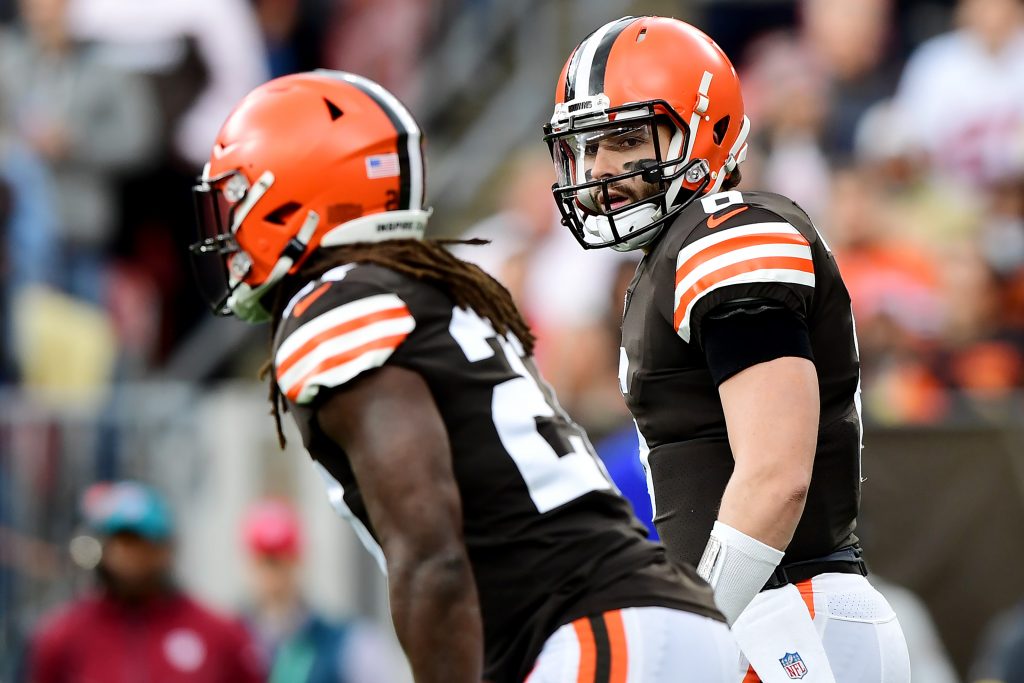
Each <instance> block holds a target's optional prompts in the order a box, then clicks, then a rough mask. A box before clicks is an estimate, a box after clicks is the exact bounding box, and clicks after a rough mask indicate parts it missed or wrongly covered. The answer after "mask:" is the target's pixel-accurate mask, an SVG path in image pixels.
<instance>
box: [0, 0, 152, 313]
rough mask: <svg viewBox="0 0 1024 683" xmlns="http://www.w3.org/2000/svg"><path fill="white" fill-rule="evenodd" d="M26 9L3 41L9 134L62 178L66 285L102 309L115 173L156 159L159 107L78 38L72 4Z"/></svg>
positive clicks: (0, 52)
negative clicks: (72, 30)
mask: <svg viewBox="0 0 1024 683" xmlns="http://www.w3.org/2000/svg"><path fill="white" fill-rule="evenodd" d="M20 7H21V12H22V15H21V19H22V21H21V25H20V27H19V28H17V29H10V30H7V31H5V32H4V34H3V36H2V37H0V127H5V128H7V129H9V130H11V131H12V132H14V133H15V134H16V135H17V136H18V137H20V139H21V140H23V141H24V142H25V144H26V145H28V146H29V147H30V148H31V149H32V150H33V151H34V152H35V153H36V154H38V155H39V156H40V157H41V158H42V159H43V160H44V161H45V162H46V163H47V165H48V166H49V167H50V170H51V171H52V174H53V178H54V183H55V195H54V197H55V200H56V202H55V203H56V209H57V211H58V224H57V226H58V244H57V246H58V249H57V254H58V257H59V259H60V263H59V268H57V269H56V273H57V274H59V276H60V284H61V285H62V287H63V288H64V289H65V290H66V291H68V292H69V293H70V294H73V295H75V296H78V297H81V298H83V299H86V300H88V301H90V302H93V303H101V302H102V301H103V299H104V295H105V291H104V287H105V281H104V279H105V276H106V274H107V269H108V268H109V260H110V257H111V254H110V253H109V249H110V246H111V242H112V239H113V236H114V235H115V234H116V232H117V229H118V226H119V215H118V211H119V208H118V200H117V196H116V187H115V174H116V173H118V172H122V171H125V170H127V169H130V168H133V167H136V166H138V165H139V164H141V163H143V162H144V161H146V160H147V159H148V158H149V155H150V153H151V152H152V151H153V149H154V142H155V140H156V126H157V121H156V115H157V110H156V105H155V102H154V101H153V99H152V96H151V93H150V91H149V90H148V88H147V87H146V85H145V84H144V83H143V82H141V81H139V80H138V79H136V78H134V77H133V76H130V75H127V74H124V73H122V72H120V71H117V70H115V69H112V68H110V67H108V66H106V65H104V64H102V63H100V62H99V61H98V60H97V59H96V55H95V53H94V52H93V51H91V50H90V49H88V48H86V47H83V46H82V45H80V44H79V43H78V42H77V41H76V40H75V39H74V37H72V36H71V35H70V34H69V33H68V30H67V0H22V1H21V3H20Z"/></svg>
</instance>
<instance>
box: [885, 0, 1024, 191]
mask: <svg viewBox="0 0 1024 683" xmlns="http://www.w3.org/2000/svg"><path fill="white" fill-rule="evenodd" d="M956 21H957V24H958V28H957V29H956V30H954V31H952V32H949V33H946V34H943V35H940V36H937V37H935V38H932V39H931V40H928V41H927V42H925V43H924V44H922V45H921V46H920V47H919V48H917V50H916V51H915V52H914V53H913V54H912V55H911V56H910V59H909V60H908V61H907V64H906V67H905V69H904V71H903V75H902V77H901V80H900V84H899V88H898V90H897V93H896V104H897V106H898V107H899V108H900V110H901V111H902V115H903V116H904V118H905V119H906V120H907V121H910V122H912V125H911V126H910V127H908V129H907V134H908V136H909V140H910V142H912V144H914V145H915V146H916V147H917V148H918V149H920V150H922V151H923V152H924V154H925V155H926V158H927V162H928V164H929V166H930V168H931V169H932V170H933V171H934V172H936V173H937V174H939V175H941V176H945V177H948V178H950V179H952V180H953V181H954V182H960V183H967V184H969V185H973V186H975V187H977V186H981V185H984V184H986V183H989V182H991V181H992V180H993V179H995V178H998V177H1000V176H1004V175H1006V172H1007V171H1008V170H1010V169H1012V168H1014V167H1017V166H1019V164H1020V162H1021V159H1024V2H1022V0H959V2H958V3H957V6H956ZM951 111H955V115H952V114H951Z"/></svg>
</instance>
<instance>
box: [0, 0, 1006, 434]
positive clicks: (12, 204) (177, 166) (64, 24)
mask: <svg viewBox="0 0 1024 683" xmlns="http://www.w3.org/2000/svg"><path fill="white" fill-rule="evenodd" d="M491 4H492V3H490V2H488V1H487V0H448V1H442V0H432V1H430V2H419V1H416V0H387V1H386V2H383V1H380V0H376V1H374V2H367V1H364V0H344V1H342V0H251V1H250V0H212V1H211V0H154V2H150V3H147V4H146V5H145V8H144V9H143V6H140V5H137V3H131V2H128V1H127V0H7V1H6V5H7V6H6V8H5V11H4V12H3V15H6V18H7V23H6V24H5V25H3V26H2V27H0V30H2V31H3V33H2V35H3V40H0V228H2V237H3V239H2V240H0V246H2V249H0V273H2V278H0V310H2V311H3V312H4V315H3V316H2V320H3V321H4V328H5V329H4V330H3V334H2V335H0V378H2V379H3V380H4V381H6V382H17V381H19V380H20V381H22V382H25V383H28V384H31V385H41V386H52V385H62V386H68V385H70V386H75V385H77V384H82V385H86V386H88V385H95V384H96V383H103V382H105V381H109V380H111V379H136V378H139V377H145V376H147V374H151V373H152V372H153V371H154V370H159V369H160V368H161V367H162V365H163V364H165V363H166V362H167V361H168V359H169V358H170V357H172V356H173V354H174V353H175V351H176V350H177V349H178V348H179V347H180V346H181V345H182V343H183V341H184V340H186V339H187V337H188V335H189V334H190V332H191V331H192V330H193V329H194V328H195V326H196V325H197V322H198V321H200V320H201V319H202V318H201V314H202V310H201V305H200V304H199V303H198V298H197V297H195V296H193V295H192V289H191V283H190V281H189V278H190V267H189V265H188V263H187V258H186V250H185V245H186V244H187V243H188V242H189V241H190V239H191V234H192V233H191V231H192V213H191V212H192V209H191V199H190V196H189V187H190V184H191V183H192V181H193V179H194V177H195V175H196V173H197V172H198V171H199V170H200V168H201V165H202V163H203V161H204V159H205V156H206V153H207V150H208V147H209V144H210V141H211V140H212V139H213V136H214V135H215V132H216V130H217V128H218V127H219V125H220V122H221V121H222V119H223V117H224V116H225V114H226V113H227V111H229V110H230V107H231V105H232V103H233V102H235V101H236V100H237V99H238V98H239V97H240V96H241V95H242V94H243V93H245V92H247V91H248V90H249V89H250V88H251V87H252V86H254V85H255V84H257V83H259V82H261V81H263V80H265V79H267V78H269V77H273V76H277V75H282V74H284V73H288V72H293V71H299V70H306V69H311V68H316V67H333V68H343V69H348V70H352V71H357V72H360V73H364V74H367V75H369V76H371V77H373V78H376V79H377V80H379V81H381V82H382V83H384V84H385V85H387V86H388V87H389V88H391V89H392V90H394V91H396V92H397V93H398V94H399V95H400V96H402V97H403V98H404V99H406V100H407V101H408V102H409V103H410V104H411V106H412V108H413V110H414V111H416V110H417V109H418V108H419V107H418V105H422V106H424V107H426V104H425V103H426V102H427V100H428V99H429V94H430V93H429V89H425V88H424V84H423V78H422V76H423V74H424V71H423V69H421V68H418V67H419V65H420V63H419V60H421V59H422V58H423V56H424V54H425V53H426V52H427V51H428V49H429V48H430V46H431V45H432V44H433V43H435V42H436V41H437V40H439V39H443V37H444V35H445V34H444V30H445V28H446V27H447V26H448V24H449V23H450V22H449V21H448V19H449V18H450V17H452V16H455V15H457V14H458V13H459V12H466V11H467V10H468V9H472V10H474V11H476V12H478V13H479V15H480V16H483V17H486V16H488V15H487V12H488V8H489V6H490V5H491ZM764 6H765V4H764V3H743V2H728V3H709V4H707V5H706V6H705V8H704V9H703V10H702V12H703V13H704V14H705V15H706V16H705V17H704V22H703V25H704V26H705V27H706V28H707V29H708V30H709V31H710V32H711V33H712V34H713V35H715V34H716V28H721V27H728V30H721V31H717V33H721V34H722V35H721V36H718V35H715V37H716V38H719V39H720V41H721V42H723V44H724V45H725V47H726V48H727V49H728V50H729V51H730V52H731V53H732V54H733V56H734V61H735V62H736V63H737V64H738V66H739V68H740V71H741V73H742V77H743V82H744V86H745V98H746V102H747V108H748V112H749V116H750V118H751V120H752V122H753V132H754V136H755V137H754V143H755V149H754V150H753V151H752V153H751V154H750V155H749V160H748V162H747V164H746V166H745V168H744V177H745V180H744V184H743V186H742V187H750V188H758V189H769V190H776V191H779V192H781V193H783V194H786V195H788V196H791V197H793V198H794V199H796V200H797V201H798V202H799V203H800V204H801V205H802V206H803V207H804V208H805V209H806V210H807V211H808V213H809V214H810V215H811V217H812V219H813V220H814V221H815V222H816V224H817V225H818V227H819V229H820V230H821V232H822V233H823V235H824V236H825V237H826V239H827V240H828V241H829V243H830V245H831V247H832V249H833V250H834V253H835V254H836V258H837V259H838V261H839V263H840V267H841V268H842V271H843V273H844V277H845V279H846V281H847V283H848V285H849V287H850V289H851V295H852V298H853V306H854V309H855V313H856V315H857V322H858V325H859V332H860V339H861V344H862V348H861V350H862V356H863V359H864V378H863V384H864V406H865V411H866V413H867V414H868V416H869V417H870V418H872V419H874V420H876V421H879V422H883V423H890V424H906V423H933V422H937V421H940V420H944V419H950V418H952V417H956V416H960V415H964V414H968V415H970V414H980V415H982V416H987V415H988V414H989V413H992V412H995V413H996V414H997V415H998V411H999V406H1000V405H1002V403H1003V402H1004V399H1006V398H1007V397H1009V396H1011V395H1013V393H1014V392H1015V391H1018V390H1019V389H1020V388H1021V387H1022V385H1024V351H1022V349H1024V266H1022V264H1024V227H1022V226H1024V218H1022V215H1024V92H1022V91H1024V28H1022V26H1024V19H1022V13H1024V10H1022V9H1021V3H1020V2H1018V1H1017V0H959V1H955V0H947V1H946V2H945V3H935V2H927V3H926V2H919V3H894V2H892V0H864V1H863V2H857V3H848V2H842V1H840V0H801V1H800V2H795V3H778V4H777V5H771V4H769V5H768V6H769V7H771V8H773V9H772V10H771V11H770V12H769V11H766V10H765V9H764ZM915 8H916V9H917V10H920V11H919V12H918V13H917V14H915V13H914V10H915ZM936 9H938V11H939V14H938V16H939V17H940V18H939V19H936V18H935V12H936ZM925 10H929V11H931V14H930V15H928V16H930V17H931V20H930V21H928V22H926V21H923V20H921V17H923V16H925V15H924V14H923V12H925ZM766 18H767V19H769V21H767V22H766V21H765V19H766ZM698 19H699V17H698ZM698 23H700V21H698ZM910 24H913V26H911V25H910ZM922 26H924V27H925V28H924V29H922V28H921V27H922ZM766 27H767V28H766ZM929 27H930V28H931V30H930V31H929V30H927V29H928V28H929ZM537 97H538V98H546V97H547V93H538V94H537ZM430 109H431V111H443V109H439V108H438V106H437V105H436V104H434V103H432V104H431V105H430ZM540 123H541V122H539V121H538V127H537V128H538V130H539V125H540ZM426 124H427V127H428V135H429V133H430V127H431V121H429V120H428V121H427V122H426ZM537 137H538V139H537V140H535V141H534V146H533V148H532V149H533V152H532V154H531V153H530V152H525V153H524V154H523V155H521V156H520V157H519V158H516V159H511V160H509V161H508V163H506V164H505V165H504V167H503V172H502V177H501V178H499V179H497V180H496V182H493V183H490V184H489V187H491V188H494V189H493V190H492V191H491V193H490V196H488V197H484V198H483V200H482V201H478V202H476V203H475V205H474V208H471V207H463V209H464V210H463V211H462V213H461V214H459V215H458V217H457V219H456V221H455V222H456V223H457V224H461V225H462V226H465V225H466V224H467V223H468V221H466V220H465V218H466V217H467V216H470V215H472V212H473V211H474V210H475V211H479V207H480V206H486V205H488V204H489V205H490V206H494V207H496V210H497V213H496V214H495V215H494V216H492V217H491V218H489V219H486V220H484V221H482V222H481V223H479V224H478V225H475V226H473V227H472V228H470V230H469V233H470V234H474V235H476V234H479V235H482V236H487V237H489V238H491V239H492V240H493V241H494V245H493V248H491V249H487V248H484V249H480V248H477V249H474V250H466V251H465V252H463V253H462V255H464V256H466V257H468V258H471V259H476V260H479V261H481V262H483V263H484V264H485V265H487V266H488V267H489V268H490V269H492V270H493V271H494V272H496V273H498V274H499V275H500V276H501V277H502V279H503V280H504V281H505V282H506V283H507V284H508V286H509V287H510V288H511V289H512V290H513V291H514V293H515V294H516V295H517V299H518V300H519V302H520V303H521V304H522V306H523V307H524V309H525V310H526V313H527V315H528V316H529V318H530V320H531V322H532V323H533V324H534V326H535V327H536V328H537V330H538V334H539V336H540V337H541V342H542V344H541V351H540V357H541V362H542V366H543V369H544V370H545V371H546V374H547V376H548V377H549V378H550V379H551V381H552V383H553V384H554V385H555V387H556V389H558V390H559V394H560V396H562V397H563V401H564V402H565V403H566V404H567V406H566V407H568V408H569V409H570V410H571V411H572V412H574V413H575V414H576V415H577V416H578V417H579V419H580V420H581V421H582V422H584V423H585V424H586V425H587V426H590V427H592V428H594V429H596V430H597V431H598V432H599V433H603V432H605V431H610V430H612V429H613V428H614V426H615V425H616V424H617V423H618V422H619V421H621V420H622V419H623V417H624V413H623V409H622V407H621V401H619V400H618V398H617V396H616V395H615V388H614V387H615V385H614V382H612V379H611V378H614V375H615V372H616V365H617V358H616V357H614V356H610V355H609V353H608V351H607V349H608V348H609V347H614V346H615V343H614V338H615V334H616V332H615V327H616V325H617V315H618V312H619V311H618V309H619V308H620V306H619V303H618V301H619V297H620V294H619V292H620V291H621V289H622V287H623V286H624V283H625V282H628V272H629V270H630V269H631V267H632V263H633V261H632V260H631V258H630V257H628V256H625V257H622V256H618V255H609V254H594V253H589V254H584V253H582V252H580V251H579V250H577V249H576V247H575V245H574V244H573V243H572V240H571V239H570V237H569V235H568V233H567V232H566V231H565V230H564V229H561V228H560V227H559V226H557V225H556V216H555V210H554V206H553V202H552V201H551V200H550V198H549V195H548V192H547V189H546V188H547V185H548V183H550V178H551V170H550V168H549V167H548V165H547V163H546V162H545V161H544V159H543V157H544V154H545V152H544V150H543V145H542V143H541V142H540V141H539V134H538V136H537ZM524 149H527V150H529V149H531V148H530V147H529V146H528V145H524ZM742 187H741V189H742ZM438 200H439V201H443V199H442V198H438ZM458 209H459V207H456V213H458ZM449 213H450V212H449ZM477 215H479V213H477ZM459 218H461V219H462V222H461V223H459ZM444 229H445V230H448V231H450V230H451V228H450V227H449V228H444ZM572 285H577V286H572ZM67 320H73V321H75V327H74V332H73V333H72V332H71V331H70V329H71V326H70V325H68V324H66V323H65V321H67Z"/></svg>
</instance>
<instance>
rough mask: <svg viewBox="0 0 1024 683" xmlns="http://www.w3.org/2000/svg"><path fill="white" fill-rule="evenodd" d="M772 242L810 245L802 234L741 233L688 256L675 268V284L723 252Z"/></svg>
mask: <svg viewBox="0 0 1024 683" xmlns="http://www.w3.org/2000/svg"><path fill="white" fill-rule="evenodd" d="M773 244H796V245H800V246H804V247H807V246H810V244H809V243H808V242H807V240H806V239H804V236H803V235H791V234H771V235H741V236H739V237H733V238H731V239H727V240H724V241H722V242H719V243H718V244H712V245H711V246H709V247H707V248H706V249H704V250H702V251H698V252H697V253H696V254H694V255H693V256H691V257H690V258H688V259H687V260H686V261H685V262H683V263H681V264H679V268H678V269H677V270H676V286H677V287H678V286H679V283H680V282H682V281H683V278H685V277H686V276H687V275H689V274H690V273H692V272H693V271H694V270H695V269H696V268H697V266H699V265H701V264H703V263H705V262H707V261H709V260H711V259H713V258H715V257H716V256H721V255H723V254H728V253H729V252H730V251H735V250H737V249H744V248H746V247H761V246H770V245H773Z"/></svg>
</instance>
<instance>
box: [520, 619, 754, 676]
mask: <svg viewBox="0 0 1024 683" xmlns="http://www.w3.org/2000/svg"><path fill="white" fill-rule="evenodd" d="M739 658H740V655H739V650H738V649H737V647H736V643H735V642H734V641H733V639H732V637H731V636H730V634H729V629H728V628H727V627H726V625H725V624H724V623H722V622H719V621H715V620H714V619H709V618H707V617H702V616H700V615H697V614H692V613H690V612H683V611H680V610H674V609H667V608H664V607H628V608H626V609H620V610H613V611H610V612H605V613H604V614H600V615H597V616H592V617H584V618H583V619H577V620H576V621H574V622H572V623H571V624H566V625H565V626H562V627H561V628H559V629H558V630H557V631H555V632H554V633H553V634H551V637H549V638H548V639H547V642H545V643H544V649H543V650H541V653H540V656H539V657H537V663H536V664H535V666H534V668H533V671H532V672H531V673H530V675H529V676H527V678H526V683H735V681H736V671H737V662H738V661H739Z"/></svg>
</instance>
